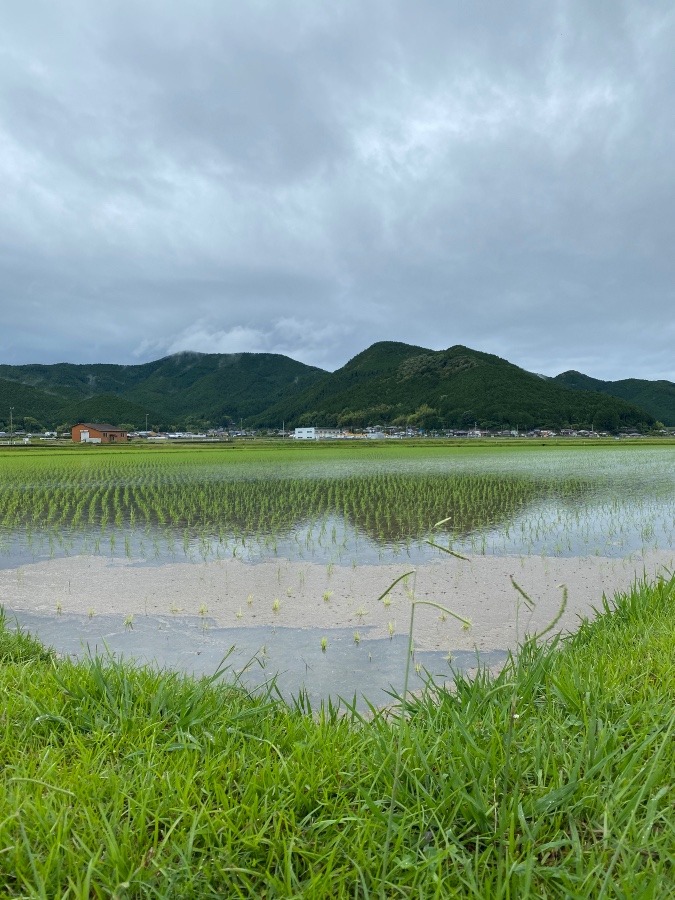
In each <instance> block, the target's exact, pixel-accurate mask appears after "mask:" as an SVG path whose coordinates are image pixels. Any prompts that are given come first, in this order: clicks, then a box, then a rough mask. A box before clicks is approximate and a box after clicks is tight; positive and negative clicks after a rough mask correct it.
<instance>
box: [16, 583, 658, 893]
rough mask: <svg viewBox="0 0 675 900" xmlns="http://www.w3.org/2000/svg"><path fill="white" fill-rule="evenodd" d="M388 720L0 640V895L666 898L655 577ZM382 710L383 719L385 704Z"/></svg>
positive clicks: (22, 638) (21, 639) (20, 640)
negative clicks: (590, 617) (65, 658)
mask: <svg viewBox="0 0 675 900" xmlns="http://www.w3.org/2000/svg"><path fill="white" fill-rule="evenodd" d="M615 603H616V608H615V609H614V608H613V607H614V604H611V607H612V608H610V604H608V603H605V604H604V605H603V610H602V612H603V614H602V615H600V616H599V617H598V618H597V620H595V621H594V622H592V623H586V624H584V625H582V627H581V628H580V630H579V631H578V633H577V634H575V635H574V636H573V637H571V638H569V639H567V640H565V641H561V642H559V643H558V644H557V645H555V646H553V647H548V648H538V647H534V646H531V645H526V646H525V648H524V649H523V652H522V653H521V654H520V656H519V658H518V659H517V660H515V659H514V660H513V661H512V662H511V664H510V665H509V666H507V668H506V669H505V670H504V671H503V672H502V673H501V674H500V675H499V676H497V677H494V678H492V677H490V676H489V675H488V674H485V673H484V674H482V675H480V676H479V677H477V678H475V679H474V680H473V681H470V680H467V679H465V678H461V677H460V678H459V680H458V682H457V690H456V692H455V693H454V694H449V693H447V692H445V691H443V690H441V689H440V688H438V687H435V686H434V685H429V687H428V690H427V691H426V692H425V693H424V694H423V696H421V697H419V698H415V699H414V700H412V701H410V702H409V703H408V707H407V715H406V718H405V720H404V723H403V728H402V730H401V732H400V733H401V734H402V739H403V747H402V752H403V763H404V767H403V772H402V779H401V783H400V785H399V786H398V789H397V792H396V800H395V809H394V829H393V835H392V839H391V847H390V852H389V861H388V864H387V868H386V871H383V864H382V863H383V854H382V850H383V846H384V844H385V841H386V834H387V823H388V819H389V811H390V805H391V796H392V774H393V769H394V760H395V757H396V752H397V747H396V741H397V739H398V738H397V735H398V734H399V727H398V726H399V722H400V720H398V721H397V719H396V714H395V712H394V714H393V715H392V713H391V711H390V712H389V713H388V714H387V715H385V714H378V715H375V717H374V719H373V720H372V721H368V722H365V721H363V720H361V719H360V718H359V717H358V716H357V715H356V714H352V715H347V716H344V715H340V714H338V713H337V711H336V710H334V709H332V708H330V707H329V708H325V709H323V710H321V711H320V712H319V713H318V714H315V716H314V717H312V716H309V715H307V714H306V710H304V709H303V704H302V703H298V705H297V708H294V709H291V708H288V707H287V706H285V705H284V704H282V703H281V702H278V701H276V700H275V699H273V698H272V697H271V696H269V695H266V696H260V697H257V698H255V697H250V696H248V695H247V694H246V693H245V692H243V691H241V690H239V689H238V688H236V687H228V686H224V685H220V684H219V683H216V681H215V680H212V681H200V682H197V681H192V680H189V679H185V678H182V677H180V676H178V675H175V674H170V673H166V672H164V673H158V672H152V671H149V670H143V669H133V668H130V667H128V666H125V665H120V664H114V663H110V662H105V661H101V660H93V661H90V662H84V663H79V664H73V663H70V662H62V661H56V660H54V659H53V658H51V657H50V656H49V654H46V653H45V651H44V650H43V648H42V647H41V646H40V645H39V644H37V643H36V642H35V641H33V640H32V639H31V638H29V637H28V636H26V635H14V634H11V633H9V632H8V631H6V630H4V629H3V628H2V627H0V684H1V686H2V692H3V698H4V703H3V709H2V712H1V713H0V760H1V761H2V775H1V777H2V790H0V894H1V895H2V896H5V897H44V898H50V900H51V898H56V897H69V898H70V897H72V898H91V897H96V898H98V897H111V896H113V897H119V898H122V897H176V898H190V897H199V898H202V897H219V898H222V897H228V898H230V897H232V898H235V897H245V898H249V897H266V898H271V897H298V898H299V897H302V898H324V897H331V898H333V897H351V898H354V897H362V898H365V897H380V896H384V897H422V898H433V897H439V898H447V897H505V898H525V897H560V898H562V897H565V898H568V897H572V898H573V897H579V898H587V897H594V898H600V897H617V898H618V897H626V898H628V897H630V898H638V897H643V898H656V897H668V896H671V895H672V892H673V891H674V890H675V872H674V861H675V811H674V805H673V801H674V799H675V792H674V789H673V785H672V781H673V773H674V772H675V750H674V746H675V742H674V729H675V711H674V705H673V699H672V698H673V696H675V658H674V641H673V635H674V632H675V579H674V578H671V579H670V580H667V579H664V580H660V581H658V582H656V583H654V584H642V585H639V586H636V587H635V589H634V590H633V591H632V592H630V593H628V594H626V595H622V596H619V597H617V599H616V601H615ZM399 710H400V707H399Z"/></svg>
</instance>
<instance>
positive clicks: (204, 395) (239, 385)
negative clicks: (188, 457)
mask: <svg viewBox="0 0 675 900" xmlns="http://www.w3.org/2000/svg"><path fill="white" fill-rule="evenodd" d="M323 374H324V373H323V371H322V370H321V369H316V368H314V367H312V366H307V365H304V363H300V362H297V361H296V360H293V359H289V358H288V357H285V356H280V355H277V354H271V353H237V354H216V353H212V354H206V353H179V354H176V355H174V356H168V357H165V358H164V359H160V360H155V361H153V362H150V363H144V364H142V365H137V366H118V365H102V364H92V365H73V364H70V363H57V364H55V365H26V366H8V365H3V366H0V403H1V404H2V407H0V409H2V410H4V409H5V408H8V407H9V406H15V416H16V417H17V418H21V419H22V418H23V417H24V416H31V417H34V418H35V419H37V420H38V421H39V422H40V423H41V424H44V425H45V426H54V425H57V424H61V423H64V422H75V421H78V420H88V421H101V420H103V421H111V422H120V421H121V422H125V423H127V424H133V425H135V426H136V427H140V426H141V425H144V424H145V414H146V413H148V414H149V423H150V424H154V425H156V426H160V427H166V428H169V427H174V426H175V427H179V426H183V425H186V424H191V425H193V426H196V427H201V426H206V425H213V426H218V425H227V424H228V423H230V422H237V421H239V420H240V419H242V418H243V419H248V418H250V417H251V416H254V415H258V414H260V413H261V412H262V411H263V410H265V409H267V408H268V407H269V406H270V405H272V404H274V403H276V402H278V401H279V400H280V399H281V398H282V397H293V396H294V394H296V393H299V392H300V391H302V390H304V389H305V388H307V387H308V386H309V385H310V384H312V383H313V382H314V381H315V380H317V379H318V378H320V377H322V375H323ZM1 419H2V413H1V412H0V421H1Z"/></svg>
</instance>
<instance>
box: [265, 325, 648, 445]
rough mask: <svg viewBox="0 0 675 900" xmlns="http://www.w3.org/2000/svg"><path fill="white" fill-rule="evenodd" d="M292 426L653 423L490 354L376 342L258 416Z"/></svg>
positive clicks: (634, 410) (633, 409)
mask: <svg viewBox="0 0 675 900" xmlns="http://www.w3.org/2000/svg"><path fill="white" fill-rule="evenodd" d="M282 417H283V418H284V419H285V420H286V422H290V423H292V424H294V425H314V424H316V425H355V426H362V425H366V424H376V423H381V424H394V425H397V424H398V425H405V424H407V423H410V424H414V425H418V426H421V427H423V428H430V429H431V428H440V427H471V426H473V424H474V422H476V423H478V425H480V426H482V427H498V426H501V425H510V426H512V427H515V426H516V425H517V426H518V427H519V428H520V429H524V428H531V427H534V426H543V427H546V426H548V427H552V428H560V427H564V426H565V425H570V426H578V427H589V428H590V427H592V426H595V427H597V428H601V429H603V430H605V429H612V430H613V429H617V428H619V427H631V428H632V427H638V426H644V425H648V424H651V423H652V422H653V421H654V420H653V417H652V416H651V415H649V414H648V413H645V412H644V411H643V410H641V409H639V408H638V407H637V406H635V405H632V404H629V403H626V402H624V401H622V400H619V399H616V398H613V397H608V396H607V395H603V394H598V393H589V392H581V391H573V390H570V389H568V388H566V387H564V386H562V385H559V384H557V383H555V382H554V381H553V380H552V379H546V378H542V377H540V376H538V375H533V374H532V373H531V372H526V371H525V370H524V369H520V368H519V367H518V366H515V365H513V364H512V363H509V362H507V361H506V360H504V359H501V358H500V357H498V356H493V355H491V354H488V353H481V352H478V351H476V350H471V349H469V348H468V347H462V346H459V345H457V346H454V347H450V348H449V349H448V350H439V351H433V350H425V349H424V348H422V347H412V346H408V345H406V344H400V343H388V342H382V343H377V344H373V346H372V347H369V348H368V349H367V350H364V351H363V352H362V353H359V354H358V356H355V357H354V358H353V359H352V360H350V361H349V362H348V363H347V364H346V365H345V366H343V367H342V368H341V369H338V371H337V372H334V373H332V374H327V375H325V376H324V377H323V378H322V379H320V380H319V381H317V382H316V384H314V385H312V386H311V387H310V388H308V389H307V390H306V391H305V392H304V393H302V394H300V395H299V396H298V397H296V398H295V399H294V400H286V401H284V402H282V403H279V404H277V405H276V406H273V407H272V408H270V409H269V410H267V411H266V412H265V413H264V414H263V415H261V416H259V417H257V421H258V422H259V423H260V424H271V422H272V421H279V420H280V419H281V418H282Z"/></svg>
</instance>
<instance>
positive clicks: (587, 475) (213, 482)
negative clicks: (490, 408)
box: [0, 447, 675, 579]
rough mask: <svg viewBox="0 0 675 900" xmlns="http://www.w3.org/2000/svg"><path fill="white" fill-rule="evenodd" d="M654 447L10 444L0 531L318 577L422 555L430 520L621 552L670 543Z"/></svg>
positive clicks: (462, 539)
mask: <svg viewBox="0 0 675 900" xmlns="http://www.w3.org/2000/svg"><path fill="white" fill-rule="evenodd" d="M665 452H667V448H664V449H658V448H649V447H645V448H631V449H629V450H627V451H624V450H623V449H622V450H621V451H617V449H614V450H601V451H593V450H588V448H586V449H584V448H581V449H578V450H576V451H570V450H567V449H560V448H558V449H556V450H554V451H553V452H552V453H551V452H549V451H548V450H547V451H546V452H545V453H544V452H543V451H541V452H540V453H537V452H535V451H534V450H533V451H528V452H524V451H523V450H519V451H503V450H502V451H500V452H499V453H498V454H497V453H493V452H491V451H489V450H488V449H486V450H485V451H484V452H482V453H481V454H476V453H470V452H467V451H464V450H462V449H459V448H455V449H452V450H450V451H447V450H445V451H442V452H440V451H438V450H433V448H431V449H429V450H423V449H421V448H409V449H408V450H407V451H406V453H403V452H402V450H396V448H394V449H392V450H391V451H388V452H387V453H384V454H383V455H382V456H381V457H380V458H374V457H371V456H370V455H369V454H368V453H367V452H366V451H364V450H361V451H359V452H358V453H356V452H354V454H353V456H354V460H355V461H356V464H354V465H350V466H346V467H345V466H344V460H345V459H346V458H347V457H346V456H345V457H343V458H342V459H341V460H340V462H339V463H338V462H336V459H335V457H334V456H332V455H331V454H328V455H327V456H321V457H320V458H319V457H318V456H317V459H316V460H314V457H312V456H311V455H310V454H307V455H303V456H302V457H300V456H299V455H298V454H296V455H295V456H294V455H293V454H292V453H289V452H288V451H273V452H271V453H270V454H268V455H267V456H265V457H263V455H262V454H256V451H254V450H251V451H247V452H246V453H245V454H243V455H242V456H241V457H237V458H235V457H234V456H232V454H230V453H228V452H227V451H224V450H214V451H213V452H210V453H200V452H187V451H182V450H180V451H175V452H165V453H157V452H153V451H151V450H149V449H142V450H134V451H129V452H124V453H114V454H113V453H107V452H106V451H102V452H101V453H100V454H99V453H97V454H91V455H89V456H84V455H80V454H77V455H75V454H73V453H65V452H63V451H61V452H56V451H53V452H52V451H48V452H45V453H44V454H40V455H32V456H19V455H18V454H16V453H14V454H11V453H9V452H7V453H6V454H2V461H3V465H2V467H0V533H2V534H3V535H6V536H7V535H11V536H14V537H16V538H17V539H18V541H19V542H20V544H21V545H23V546H25V547H26V548H28V549H29V550H30V552H32V553H35V554H36V555H38V554H40V553H43V552H44V553H49V555H50V556H54V555H58V554H59V553H65V552H73V551H77V552H79V551H80V550H81V549H82V548H85V547H86V548H87V552H93V553H100V552H101V548H102V547H107V548H108V549H109V551H110V552H111V553H112V554H113V555H116V554H118V553H119V554H120V555H123V556H124V557H125V558H131V557H136V556H139V557H143V556H145V558H148V559H163V558H173V557H175V555H176V553H177V552H180V547H181V546H182V552H183V554H184V555H185V557H186V558H187V559H204V560H206V559H211V558H220V557H221V555H222V554H223V552H224V551H226V550H227V548H228V547H229V548H231V549H232V552H233V553H234V554H235V555H236V554H237V553H239V552H249V549H250V548H251V547H254V548H255V547H257V548H259V550H260V551H261V552H262V551H264V552H265V553H267V554H275V553H280V554H283V555H291V556H292V555H293V554H297V555H298V558H299V554H300V553H301V552H302V553H304V552H305V551H306V552H309V553H310V554H312V555H314V554H318V555H324V556H325V557H326V558H327V574H328V576H329V577H330V576H331V575H332V572H333V568H334V565H335V562H334V560H335V559H336V558H341V556H342V555H343V554H345V553H346V554H349V555H348V556H347V558H348V559H349V558H351V560H352V564H355V563H356V557H355V556H354V551H355V550H358V548H359V547H360V546H364V547H371V546H372V547H374V548H375V549H376V551H377V553H378V555H379V554H380V553H382V554H384V555H385V556H386V558H397V556H399V557H400V556H401V555H403V556H405V557H408V556H410V554H411V553H412V554H413V555H416V554H417V555H419V553H420V552H421V550H420V546H421V542H423V541H424V539H425V538H426V537H427V536H428V533H429V530H428V523H429V522H430V521H439V520H441V519H443V518H445V519H446V524H445V525H444V526H443V528H442V529H441V531H442V533H443V534H444V535H445V536H446V537H447V538H448V540H449V541H450V542H452V544H453V545H454V546H455V547H457V548H458V549H459V550H460V551H461V550H465V551H468V550H471V551H472V552H474V553H504V552H508V553H511V552H516V553H522V552H526V553H527V554H528V555H529V554H531V553H533V552H537V553H538V552H540V551H543V552H544V554H545V555H547V554H550V555H555V554H569V553H584V554H589V553H592V552H594V551H596V550H597V552H598V553H600V554H618V553H621V554H622V555H623V554H624V553H625V552H632V551H633V550H638V549H640V548H642V547H647V546H648V547H654V546H670V545H671V544H672V537H673V519H674V517H673V506H674V503H675V501H674V500H673V495H672V463H669V461H668V460H667V459H666V456H665V455H664V453H665ZM280 459H284V460H285V461H287V462H288V464H287V465H284V466H283V467H280V466H279V465H278V461H279V460H280ZM628 462H630V464H628ZM340 466H342V468H340ZM635 473H639V476H640V477H639V478H637V477H636V476H635ZM303 536H304V540H303V539H302V538H303ZM14 537H13V542H14ZM364 541H365V544H364V543H363V542H364ZM13 542H12V543H4V544H3V547H4V550H3V551H2V552H11V547H12V546H13V545H14V544H13ZM102 542H103V543H102ZM282 573H283V569H282V567H281V565H280V567H279V570H278V578H279V579H280V578H281V577H282Z"/></svg>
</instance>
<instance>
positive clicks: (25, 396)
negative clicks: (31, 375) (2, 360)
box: [0, 378, 62, 431]
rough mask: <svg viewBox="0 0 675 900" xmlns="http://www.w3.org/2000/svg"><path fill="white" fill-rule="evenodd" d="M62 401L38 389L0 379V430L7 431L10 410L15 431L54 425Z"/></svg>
mask: <svg viewBox="0 0 675 900" xmlns="http://www.w3.org/2000/svg"><path fill="white" fill-rule="evenodd" d="M61 403H62V399H61V398H58V397H54V396H52V395H50V394H47V393H45V392H44V391H41V390H39V389H38V388H34V387H31V386H30V385H26V384H20V383H19V382H17V381H8V380H7V379H5V378H0V428H1V429H2V430H4V431H8V430H9V424H10V415H9V413H10V409H12V423H13V426H14V428H15V429H18V428H22V429H24V428H25V430H26V431H33V430H35V427H36V423H37V424H38V425H41V426H44V427H46V426H48V425H51V424H52V422H53V423H54V424H56V422H57V420H58V415H59V410H60V408H61Z"/></svg>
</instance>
